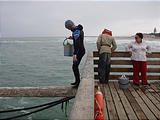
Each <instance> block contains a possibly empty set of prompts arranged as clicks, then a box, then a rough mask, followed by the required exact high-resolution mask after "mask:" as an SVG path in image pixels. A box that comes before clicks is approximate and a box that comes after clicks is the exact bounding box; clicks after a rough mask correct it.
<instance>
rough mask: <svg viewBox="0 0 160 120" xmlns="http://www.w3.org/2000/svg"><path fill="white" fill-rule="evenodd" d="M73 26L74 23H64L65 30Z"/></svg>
mask: <svg viewBox="0 0 160 120" xmlns="http://www.w3.org/2000/svg"><path fill="white" fill-rule="evenodd" d="M73 25H74V23H73V22H72V21H71V20H67V21H65V27H66V28H67V29H70V28H71V27H72V26H73Z"/></svg>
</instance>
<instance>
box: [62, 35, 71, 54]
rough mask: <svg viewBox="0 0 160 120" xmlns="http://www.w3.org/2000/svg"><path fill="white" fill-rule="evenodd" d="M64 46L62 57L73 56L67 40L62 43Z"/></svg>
mask: <svg viewBox="0 0 160 120" xmlns="http://www.w3.org/2000/svg"><path fill="white" fill-rule="evenodd" d="M63 46H64V56H69V57H71V56H73V44H71V43H69V42H68V38H66V39H65V40H64V42H63Z"/></svg>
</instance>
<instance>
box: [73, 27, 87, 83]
mask: <svg viewBox="0 0 160 120" xmlns="http://www.w3.org/2000/svg"><path fill="white" fill-rule="evenodd" d="M72 32H73V34H72V37H73V44H74V53H73V55H76V57H77V61H73V65H72V69H73V72H74V76H75V83H76V84H77V85H78V84H79V82H80V73H79V68H78V66H79V64H80V62H81V59H82V57H83V56H84V54H85V48H84V42H83V40H84V32H83V26H82V25H78V26H76V27H75V28H73V29H72Z"/></svg>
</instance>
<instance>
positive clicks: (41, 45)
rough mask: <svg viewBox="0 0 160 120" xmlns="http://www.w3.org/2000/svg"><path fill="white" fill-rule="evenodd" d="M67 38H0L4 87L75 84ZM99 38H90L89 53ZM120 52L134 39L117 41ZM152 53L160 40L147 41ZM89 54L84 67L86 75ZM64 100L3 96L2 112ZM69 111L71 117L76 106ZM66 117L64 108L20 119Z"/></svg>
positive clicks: (56, 119) (159, 46)
mask: <svg viewBox="0 0 160 120" xmlns="http://www.w3.org/2000/svg"><path fill="white" fill-rule="evenodd" d="M64 39H65V38H64V37H41V38H3V39H0V87H24V86H68V85H70V83H71V82H74V76H73V73H72V57H65V56H64V55H63V44H62V43H63V40H64ZM96 40H97V38H96V37H86V38H85V46H86V50H87V51H88V50H96V44H95V43H96ZM116 41H117V45H118V48H117V50H119V51H122V50H124V46H125V45H127V44H128V43H129V42H130V41H131V40H127V39H121V40H118V39H117V40H116ZM147 42H148V43H149V44H150V45H151V46H152V51H160V40H159V41H147ZM85 59H86V55H85V56H84V58H83V59H82V62H81V64H80V72H82V70H83V67H84V63H85ZM58 99H60V98H54V97H53V98H27V97H21V98H20V97H15V98H14V97H0V110H5V109H14V108H23V107H30V106H33V105H39V104H43V103H47V102H50V101H54V100H58ZM73 101H74V99H73V100H71V101H70V104H69V106H68V108H67V115H69V112H70V109H71V106H72V103H73ZM29 111H30V110H26V111H20V112H15V113H9V114H8V113H5V114H4V113H3V114H2V113H0V118H6V117H10V116H14V115H18V114H23V113H27V112H29ZM66 118H67V117H66V115H65V113H64V112H62V110H61V105H57V106H55V107H52V108H50V109H47V110H44V111H41V112H38V113H34V114H33V115H30V116H27V117H24V118H20V120H38V119H39V120H64V119H66Z"/></svg>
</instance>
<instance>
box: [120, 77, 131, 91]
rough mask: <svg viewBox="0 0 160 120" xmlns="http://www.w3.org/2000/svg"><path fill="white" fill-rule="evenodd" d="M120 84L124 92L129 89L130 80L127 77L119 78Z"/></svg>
mask: <svg viewBox="0 0 160 120" xmlns="http://www.w3.org/2000/svg"><path fill="white" fill-rule="evenodd" d="M118 83H119V88H120V89H123V90H125V89H128V84H129V78H128V77H126V76H125V75H122V76H121V77H119V78H118Z"/></svg>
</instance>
